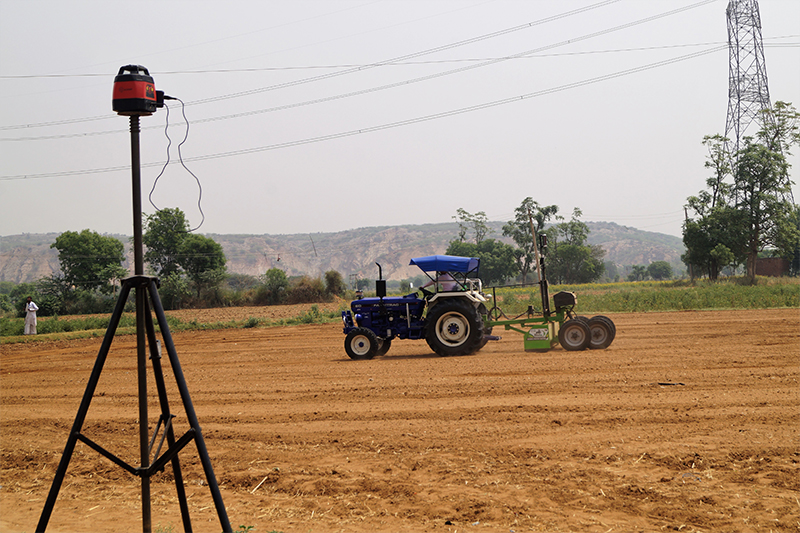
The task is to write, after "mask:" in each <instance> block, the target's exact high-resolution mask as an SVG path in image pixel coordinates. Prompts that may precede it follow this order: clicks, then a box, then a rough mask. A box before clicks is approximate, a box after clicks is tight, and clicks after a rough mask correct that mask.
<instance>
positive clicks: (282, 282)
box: [263, 268, 289, 305]
mask: <svg viewBox="0 0 800 533" xmlns="http://www.w3.org/2000/svg"><path fill="white" fill-rule="evenodd" d="M288 289H289V279H288V278H287V277H286V272H284V271H283V270H281V269H280V268H270V269H269V270H267V272H266V274H264V289H263V290H264V293H265V295H266V298H265V299H266V303H268V304H269V305H277V304H282V303H283V302H285V301H286V294H287V290H288Z"/></svg>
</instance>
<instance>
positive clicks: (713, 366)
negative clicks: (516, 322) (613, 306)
mask: <svg viewBox="0 0 800 533" xmlns="http://www.w3.org/2000/svg"><path fill="white" fill-rule="evenodd" d="M229 312H230V311H229ZM240 312H241V313H244V316H245V317H246V316H267V315H268V314H269V313H270V311H269V310H268V308H265V309H264V310H261V311H259V313H262V314H260V315H256V314H254V311H253V310H252V309H249V310H244V311H240ZM611 318H612V319H613V320H614V321H615V323H616V325H617V337H616V340H615V342H614V344H612V345H611V347H610V348H608V349H607V350H603V351H585V352H566V351H564V350H562V349H560V348H558V349H555V350H552V351H550V352H548V353H525V352H524V351H523V342H522V336H521V335H520V334H517V333H514V332H498V331H497V330H495V333H499V334H500V335H502V337H503V338H502V340H501V341H499V342H491V343H489V344H488V345H487V346H486V347H485V348H484V349H483V350H481V352H479V353H478V354H476V355H473V356H469V357H457V358H440V357H437V356H435V355H433V354H432V353H431V351H430V350H429V349H428V347H427V345H426V344H425V342H424V341H396V342H395V343H394V345H393V346H392V349H391V350H390V352H389V353H388V354H387V355H386V356H385V357H381V358H376V359H374V360H372V361H351V360H349V359H348V358H347V357H346V355H345V353H344V349H343V340H344V338H343V337H344V336H343V335H342V333H341V327H340V326H338V325H324V326H319V325H314V326H297V327H292V328H272V329H260V328H255V329H239V330H225V331H210V332H198V333H179V334H175V336H174V337H175V345H176V347H177V350H178V354H179V357H180V362H181V365H182V367H183V371H184V374H185V376H186V382H187V384H188V387H189V391H190V392H191V395H192V400H193V402H194V406H195V409H196V412H197V415H198V417H199V419H200V424H201V426H202V431H203V435H204V436H205V440H206V444H207V446H208V449H209V453H210V456H211V460H212V464H213V467H214V470H215V473H216V477H217V479H218V480H219V483H220V486H221V490H222V496H223V499H224V502H225V506H226V508H227V512H228V515H229V517H230V521H231V524H232V526H233V529H234V530H236V529H237V528H238V527H239V526H240V525H243V526H255V528H254V529H253V531H254V532H263V533H265V532H269V531H273V530H275V531H283V532H286V533H289V532H336V531H343V532H424V531H435V532H454V533H455V532H511V531H514V532H523V531H591V532H595V531H596V532H606V533H607V532H611V531H682V532H688V531H741V532H749V531H763V532H770V531H772V532H778V531H780V532H788V531H792V532H796V531H798V530H799V529H800V446H799V444H800V439H799V438H798V436H799V435H798V433H799V432H800V386H799V384H798V377H799V376H798V375H799V374H800V338H799V336H798V332H800V312H798V310H796V309H795V310H766V311H746V312H738V311H718V312H683V313H650V314H619V315H611ZM99 346H100V340H99V339H94V340H85V341H70V342H61V343H41V344H36V345H4V346H0V372H2V378H0V386H1V390H0V394H1V398H2V413H1V414H0V422H1V423H2V427H1V428H0V430H1V431H0V451H1V452H2V464H0V468H1V470H0V476H2V477H1V478H0V484H2V487H1V488H0V506H1V507H0V530H2V532H32V531H34V530H35V527H36V524H37V522H38V520H39V516H40V514H41V511H42V508H43V506H44V502H45V499H46V497H47V493H48V491H49V489H50V485H51V483H52V480H53V475H54V472H55V469H56V466H57V464H58V461H59V459H60V458H61V454H62V451H63V449H64V445H65V443H66V440H67V437H68V433H69V430H70V428H71V426H72V423H73V420H74V418H75V415H76V413H77V411H78V407H79V404H80V399H81V397H82V395H83V392H84V389H85V386H86V382H87V380H88V378H89V375H90V371H91V368H92V365H93V364H94V362H95V359H96V358H97V353H98V349H99ZM164 365H165V372H166V376H167V384H168V386H169V391H168V394H169V398H170V402H171V407H172V412H173V413H175V414H176V415H177V418H176V431H177V433H178V435H182V434H183V433H184V432H185V431H186V429H187V427H188V424H187V422H186V416H185V412H184V410H183V408H182V406H181V404H180V396H179V394H178V392H177V390H176V388H175V386H174V384H175V382H174V379H173V377H172V376H173V374H172V372H171V369H170V368H169V365H168V361H167V360H166V358H165V359H164ZM154 390H155V387H154V385H153V382H152V379H151V383H150V391H151V396H152V400H151V401H150V402H149V417H148V419H149V420H150V428H151V431H152V430H153V429H154V427H155V423H156V419H157V412H158V411H157V403H156V398H155V394H154ZM137 418H138V397H137V390H136V355H135V339H134V338H132V337H120V338H117V339H116V340H115V341H114V344H113V346H112V350H111V354H110V356H109V360H108V362H107V364H106V367H105V370H104V371H103V374H102V377H101V379H100V382H99V385H98V388H97V391H96V393H95V395H94V397H93V401H92V404H91V408H90V410H89V414H88V417H87V421H86V424H85V425H84V427H83V433H84V434H85V435H87V436H88V437H90V438H91V439H92V440H94V441H95V442H98V443H99V444H101V445H102V446H104V447H105V448H107V449H109V450H110V451H112V452H114V453H115V454H117V455H118V456H120V457H121V458H122V459H124V460H126V461H127V462H128V463H130V464H132V465H134V466H136V465H138V463H139V446H138V423H137ZM180 458H181V462H182V465H183V468H182V470H183V474H184V480H185V485H186V487H187V493H188V494H189V507H190V510H191V516H192V521H193V525H194V530H195V531H219V530H220V527H219V521H218V519H217V515H216V512H215V509H214V505H213V502H212V500H211V496H210V491H209V490H208V487H207V486H205V481H204V480H205V477H204V475H203V472H202V469H201V467H200V465H199V461H198V458H197V453H196V448H195V446H194V444H193V443H192V444H189V446H187V447H186V448H185V449H184V450H183V452H182V453H181V455H180ZM140 498H141V487H140V482H139V479H138V478H136V477H134V476H132V475H130V474H128V473H127V472H125V471H124V470H122V469H121V468H120V467H118V466H116V465H114V464H112V463H111V462H109V461H108V460H106V459H105V458H103V457H102V456H100V455H98V454H97V453H96V452H94V451H92V450H91V449H90V448H89V447H88V446H86V445H84V444H82V443H78V445H77V448H76V452H75V455H74V456H73V458H72V461H71V463H70V468H69V470H68V472H67V476H66V480H65V482H64V485H63V487H62V489H61V491H60V495H59V499H58V501H57V503H56V505H55V509H54V512H53V516H52V518H51V520H50V523H49V526H48V529H47V530H48V531H52V532H72V531H79V530H80V531H93V532H106V531H141V530H142V525H141V501H140ZM151 501H152V507H153V513H152V517H153V519H152V520H153V526H154V527H153V529H154V531H161V532H168V531H175V532H178V531H182V530H183V528H182V524H181V518H180V513H179V510H178V505H177V499H176V496H175V487H174V483H173V481H172V475H171V470H170V469H169V468H167V471H166V473H164V474H160V475H158V476H156V477H154V478H153V487H152V496H151Z"/></svg>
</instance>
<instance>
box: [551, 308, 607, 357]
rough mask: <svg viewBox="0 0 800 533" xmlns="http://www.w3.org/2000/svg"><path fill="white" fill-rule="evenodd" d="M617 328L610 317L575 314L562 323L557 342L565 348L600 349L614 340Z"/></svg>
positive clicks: (573, 349) (574, 349)
mask: <svg viewBox="0 0 800 533" xmlns="http://www.w3.org/2000/svg"><path fill="white" fill-rule="evenodd" d="M616 334H617V328H616V326H614V322H612V321H611V319H610V318H608V317H606V316H603V315H597V316H593V317H592V318H586V317H585V316H577V317H575V318H574V319H572V320H569V321H567V322H565V323H564V324H562V326H561V328H560V329H559V330H558V342H559V344H561V346H562V347H563V348H564V349H565V350H569V351H576V350H585V349H586V348H589V349H591V350H602V349H604V348H608V346H609V345H610V344H611V343H612V342H613V341H614V337H615V336H616Z"/></svg>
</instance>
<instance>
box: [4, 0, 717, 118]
mask: <svg viewBox="0 0 800 533" xmlns="http://www.w3.org/2000/svg"><path fill="white" fill-rule="evenodd" d="M619 1H620V0H603V1H602V2H599V3H597V4H592V5H589V6H585V7H582V8H578V9H574V10H572V11H567V12H564V13H560V14H558V15H554V16H552V17H547V18H544V19H540V20H537V21H534V22H528V23H526V24H520V25H518V26H514V27H511V28H506V29H504V30H499V31H496V32H492V33H488V34H485V35H481V36H478V37H472V38H470V39H465V40H462V41H458V42H455V43H450V44H446V45H442V46H438V47H435V48H430V49H428V50H423V51H420V52H414V53H411V54H406V55H404V56H400V57H396V58H393V59H386V60H384V61H379V62H376V63H371V64H368V65H360V66H357V67H353V68H349V69H346V70H342V71H338V72H332V73H328V74H323V75H320V76H313V77H310V78H303V79H300V80H295V81H292V82H287V83H282V84H278V85H271V86H268V87H261V88H258V89H251V90H249V91H242V92H238V93H231V94H226V95H221V96H215V97H212V98H206V99H203V100H195V101H192V102H187V103H186V105H198V104H205V103H209V102H218V101H220V100H229V99H232V98H238V97H240V96H248V95H251V94H258V93H262V92H267V91H273V90H277V89H284V88H287V87H295V86H297V85H303V84H306V83H311V82H315V81H320V80H325V79H329V78H334V77H338V76H344V75H346V74H353V73H355V72H363V71H365V70H368V69H372V68H376V67H379V66H384V65H388V64H392V63H395V62H397V61H405V60H408V59H413V58H416V57H422V56H425V55H429V54H433V53H437V52H441V51H444V50H450V49H453V48H457V47H460V46H466V45H468V44H472V43H476V42H479V41H483V40H487V39H491V38H494V37H500V36H503V35H507V34H509V33H513V32H517V31H520V30H523V29H528V28H532V27H534V26H539V25H541V24H545V23H547V22H553V21H556V20H560V19H562V18H566V17H569V16H572V15H577V14H579V13H584V12H586V11H590V10H592V9H597V8H599V7H603V6H606V5H609V4H613V3H616V2H619ZM713 1H716V0H704V1H703V2H700V3H701V4H702V3H708V2H713ZM113 116H115V115H102V116H96V117H89V118H84V119H67V120H61V121H53V122H42V123H38V124H18V125H13V126H1V127H0V131H3V130H13V129H26V128H36V127H43V126H56V125H58V126H60V125H65V124H75V123H79V122H84V121H87V122H88V121H95V120H105V119H108V118H111V117H113Z"/></svg>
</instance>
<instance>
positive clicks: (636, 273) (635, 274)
mask: <svg viewBox="0 0 800 533" xmlns="http://www.w3.org/2000/svg"><path fill="white" fill-rule="evenodd" d="M645 279H647V267H646V266H644V265H633V266H631V273H630V274H628V281H644V280H645Z"/></svg>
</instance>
